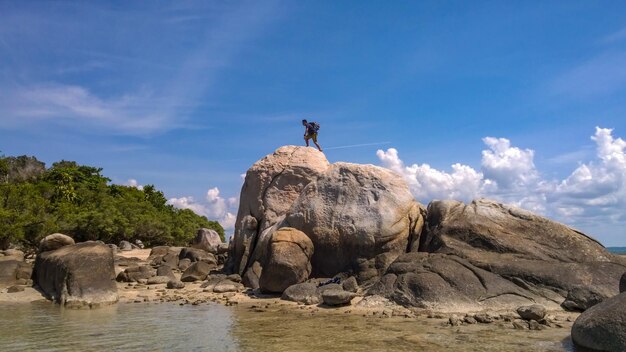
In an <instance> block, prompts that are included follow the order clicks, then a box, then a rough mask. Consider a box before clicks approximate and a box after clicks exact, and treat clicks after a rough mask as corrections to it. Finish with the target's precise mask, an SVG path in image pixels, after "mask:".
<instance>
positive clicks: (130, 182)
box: [124, 178, 143, 190]
mask: <svg viewBox="0 0 626 352" xmlns="http://www.w3.org/2000/svg"><path fill="white" fill-rule="evenodd" d="M124 186H130V187H135V188H137V189H138V190H143V185H140V184H139V182H137V180H135V179H134V178H131V179H129V180H128V181H126V183H125V184H124Z"/></svg>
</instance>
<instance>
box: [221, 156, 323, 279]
mask: <svg viewBox="0 0 626 352" xmlns="http://www.w3.org/2000/svg"><path fill="white" fill-rule="evenodd" d="M328 167H329V163H328V161H327V160H326V157H325V156H324V154H322V153H320V152H318V151H317V150H314V149H313V148H306V147H296V146H284V147H281V148H278V149H277V150H276V151H275V152H274V153H273V154H270V155H268V156H266V157H264V158H262V159H261V160H259V161H257V162H256V163H255V164H254V165H252V167H251V168H250V169H249V170H248V172H247V173H246V179H245V181H244V184H243V187H242V188H241V196H240V201H239V211H238V212H237V220H236V223H235V233H234V236H233V239H232V241H233V244H232V248H231V251H230V255H229V258H228V263H227V270H229V271H230V272H233V273H237V274H239V275H243V274H244V272H245V270H246V269H248V268H249V267H252V265H253V264H252V261H250V256H251V255H252V252H253V251H254V249H255V247H256V246H257V242H258V237H259V235H260V234H261V233H262V232H263V231H264V230H265V229H267V228H269V227H271V226H273V225H274V224H276V223H277V222H278V221H279V220H282V218H281V217H282V216H283V215H284V214H285V213H286V212H287V210H289V208H290V207H291V204H292V203H293V201H294V200H295V199H296V198H298V196H299V195H300V192H301V191H302V189H304V187H305V186H306V185H307V184H309V182H311V181H312V180H314V179H316V178H317V177H318V176H319V175H320V174H321V173H323V172H324V171H326V169H327V168H328Z"/></svg>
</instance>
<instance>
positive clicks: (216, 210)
mask: <svg viewBox="0 0 626 352" xmlns="http://www.w3.org/2000/svg"><path fill="white" fill-rule="evenodd" d="M168 204H171V205H173V206H175V207H177V208H181V209H191V210H193V211H194V212H195V213H196V214H199V215H204V216H206V217H207V218H208V219H209V220H217V221H218V222H219V223H220V224H221V225H222V227H224V230H226V232H232V231H233V229H234V228H235V219H236V215H235V213H236V211H237V208H238V207H239V200H238V199H237V198H236V197H230V198H223V197H222V196H221V195H220V190H219V188H217V187H213V188H210V189H209V190H208V191H207V192H206V197H205V199H204V200H200V201H197V200H195V199H194V198H193V197H191V196H189V197H181V198H170V199H169V200H168Z"/></svg>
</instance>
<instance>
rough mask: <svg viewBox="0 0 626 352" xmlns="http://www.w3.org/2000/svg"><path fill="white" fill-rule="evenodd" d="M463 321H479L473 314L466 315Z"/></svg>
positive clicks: (472, 322)
mask: <svg viewBox="0 0 626 352" xmlns="http://www.w3.org/2000/svg"><path fill="white" fill-rule="evenodd" d="M463 321H464V322H466V323H467V324H476V323H477V321H476V319H475V318H474V317H473V316H471V315H466V316H465V317H464V318H463Z"/></svg>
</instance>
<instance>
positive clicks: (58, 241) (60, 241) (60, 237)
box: [39, 233, 75, 253]
mask: <svg viewBox="0 0 626 352" xmlns="http://www.w3.org/2000/svg"><path fill="white" fill-rule="evenodd" d="M73 244H75V242H74V239H73V238H71V237H70V236H67V235H64V234H62V233H53V234H51V235H48V236H46V237H44V238H43V239H42V240H41V242H39V252H40V253H42V252H47V251H53V250H55V249H59V248H61V247H63V246H70V245H73Z"/></svg>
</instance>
